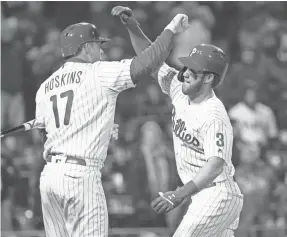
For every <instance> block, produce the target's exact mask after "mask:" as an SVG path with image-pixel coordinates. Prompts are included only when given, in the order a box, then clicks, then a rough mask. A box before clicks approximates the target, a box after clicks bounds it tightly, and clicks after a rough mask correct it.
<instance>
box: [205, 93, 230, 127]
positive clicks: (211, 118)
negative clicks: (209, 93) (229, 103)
mask: <svg viewBox="0 0 287 237" xmlns="http://www.w3.org/2000/svg"><path fill="white" fill-rule="evenodd" d="M204 117H205V123H206V124H210V123H213V122H218V123H222V124H224V125H226V126H227V127H230V126H231V123H230V119H229V116H228V113H227V111H226V108H225V106H224V104H223V102H222V101H221V100H220V99H219V98H217V97H216V96H215V95H214V96H213V97H212V98H211V99H209V100H207V101H206V106H205V112H204Z"/></svg>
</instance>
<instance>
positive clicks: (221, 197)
mask: <svg viewBox="0 0 287 237" xmlns="http://www.w3.org/2000/svg"><path fill="white" fill-rule="evenodd" d="M177 73H178V72H177V71H176V70H174V69H172V68H170V67H168V66H167V65H166V64H164V65H163V66H162V67H161V68H160V69H159V70H158V73H157V78H158V82H159V85H160V87H161V89H162V91H163V92H164V93H166V94H167V95H169V97H170V98H171V100H172V107H173V109H172V124H173V141H174V150H175V158H176V165H177V170H178V174H179V176H180V178H181V180H182V182H183V183H184V184H186V183H188V182H189V181H190V180H192V179H193V178H194V177H195V176H196V174H197V173H198V172H199V170H200V169H201V167H203V166H204V165H205V164H206V162H207V161H208V159H209V158H211V157H219V158H222V159H224V161H225V166H224V167H223V171H222V173H221V174H220V175H219V176H218V177H217V178H216V179H215V180H214V182H216V183H217V185H216V186H215V187H212V188H207V189H204V190H202V191H201V192H200V193H198V194H197V195H195V196H193V197H192V203H191V204H190V207H189V209H188V212H187V213H186V215H185V217H184V218H183V220H182V222H181V224H180V226H179V227H178V229H177V231H176V233H175V234H174V237H185V236H186V237H187V236H192V237H196V236H200V237H201V236H202V237H203V236H205V237H209V236H210V237H211V236H212V237H213V236H233V230H234V229H236V228H237V225H238V223H237V222H238V218H239V214H240V212H241V209H242V205H243V195H242V194H241V192H240V190H239V188H238V186H237V184H236V183H235V182H234V181H233V176H234V173H235V169H234V166H233V164H232V161H231V157H232V145H233V129H232V126H231V123H230V120H229V117H228V114H227V112H226V110H225V107H224V105H223V104H222V102H221V101H220V100H219V99H218V98H217V97H216V95H215V94H214V92H213V95H212V97H211V98H209V99H208V100H206V101H203V102H202V103H200V104H197V105H194V104H192V105H190V104H189V98H188V96H186V95H184V94H183V93H182V89H181V88H182V83H181V82H179V81H178V80H177Z"/></svg>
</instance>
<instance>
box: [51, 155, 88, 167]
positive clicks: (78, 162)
mask: <svg viewBox="0 0 287 237" xmlns="http://www.w3.org/2000/svg"><path fill="white" fill-rule="evenodd" d="M52 156H54V155H48V157H47V158H46V162H51V161H52ZM66 157H67V158H66V161H65V163H70V164H76V165H83V166H86V165H87V164H86V161H85V160H83V159H79V158H76V157H73V156H66ZM60 162H61V159H56V163H60Z"/></svg>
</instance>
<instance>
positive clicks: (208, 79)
mask: <svg viewBox="0 0 287 237" xmlns="http://www.w3.org/2000/svg"><path fill="white" fill-rule="evenodd" d="M213 80H215V77H214V75H213V74H212V73H209V74H206V75H205V78H204V83H205V84H209V83H212V82H213Z"/></svg>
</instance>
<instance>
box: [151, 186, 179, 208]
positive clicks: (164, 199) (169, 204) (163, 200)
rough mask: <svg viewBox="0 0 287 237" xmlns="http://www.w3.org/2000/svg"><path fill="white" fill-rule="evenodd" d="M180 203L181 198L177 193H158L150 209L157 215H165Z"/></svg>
mask: <svg viewBox="0 0 287 237" xmlns="http://www.w3.org/2000/svg"><path fill="white" fill-rule="evenodd" d="M182 201H183V198H182V197H180V195H179V193H178V192H177V191H169V192H166V193H162V192H159V197H158V198H156V199H155V200H154V201H153V202H152V203H151V207H152V209H153V210H154V211H155V212H156V213H158V214H161V213H167V212H169V211H171V210H172V209H174V208H176V207H177V206H178V205H179V204H180V203H182Z"/></svg>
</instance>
